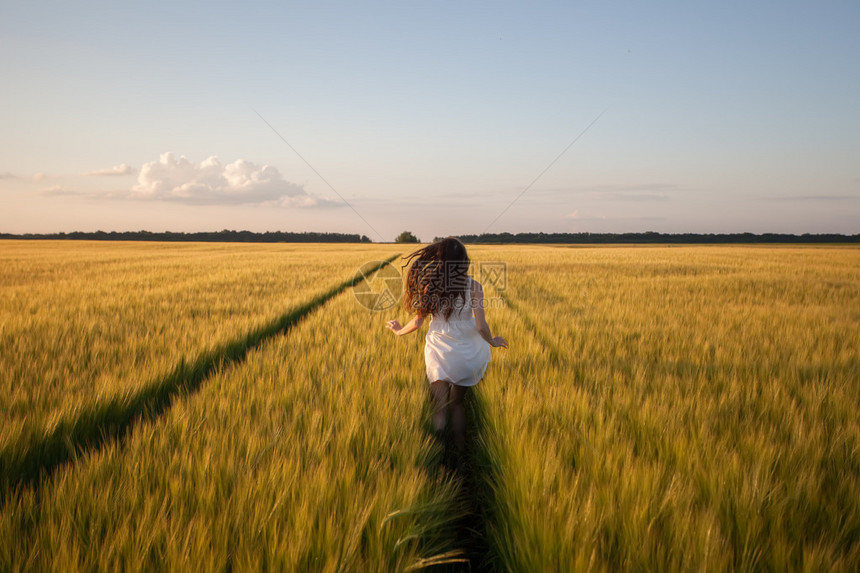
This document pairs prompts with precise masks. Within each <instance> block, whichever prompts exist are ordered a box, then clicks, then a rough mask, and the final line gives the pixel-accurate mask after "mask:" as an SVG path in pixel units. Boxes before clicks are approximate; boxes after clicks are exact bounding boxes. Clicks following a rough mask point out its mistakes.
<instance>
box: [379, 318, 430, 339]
mask: <svg viewBox="0 0 860 573" xmlns="http://www.w3.org/2000/svg"><path fill="white" fill-rule="evenodd" d="M422 324H424V317H423V316H421V317H419V316H418V315H415V316H413V317H412V320H410V321H409V322H407V323H406V325H405V326H400V322H398V321H396V320H389V321H388V322H387V323H386V324H385V327H386V328H388V329H390V330H391V332H393V333H394V334H396V335H397V336H403V335H404V334H409V333H410V332H415V331H416V330H418V329H419V328H421V325H422Z"/></svg>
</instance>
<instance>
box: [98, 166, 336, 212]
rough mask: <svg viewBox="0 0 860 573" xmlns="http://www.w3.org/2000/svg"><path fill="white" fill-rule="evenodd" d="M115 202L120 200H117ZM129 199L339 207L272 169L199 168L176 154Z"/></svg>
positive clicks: (143, 174)
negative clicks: (313, 194)
mask: <svg viewBox="0 0 860 573" xmlns="http://www.w3.org/2000/svg"><path fill="white" fill-rule="evenodd" d="M113 196H116V195H115V194H114V195H113ZM126 197H128V198H133V199H141V200H158V201H171V202H177V203H186V204H191V205H240V204H273V205H281V206H288V207H310V206H318V205H320V206H322V205H330V204H336V202H333V201H330V200H328V199H321V198H317V197H313V196H311V195H309V194H308V193H307V192H306V191H305V190H304V188H303V187H301V186H300V185H296V184H295V183H290V182H289V181H286V180H285V179H284V178H283V176H282V175H281V173H280V172H279V171H278V170H277V169H276V168H275V167H272V166H270V165H262V166H261V165H257V164H256V163H253V162H251V161H247V160H244V159H238V160H236V161H234V162H233V163H229V164H227V165H224V164H222V163H221V162H220V161H219V160H218V158H217V157H210V158H208V159H206V160H204V161H203V162H201V163H200V164H195V163H192V162H191V161H189V160H188V159H186V158H185V156H180V157H178V158H177V157H176V156H175V155H173V154H172V153H164V154H162V155H161V157H160V158H159V160H158V161H151V162H149V163H145V164H144V165H143V167H141V168H140V174H139V175H138V179H137V185H135V186H134V187H132V188H131V190H130V191H129V192H128V194H126Z"/></svg>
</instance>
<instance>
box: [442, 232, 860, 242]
mask: <svg viewBox="0 0 860 573" xmlns="http://www.w3.org/2000/svg"><path fill="white" fill-rule="evenodd" d="M457 238H458V239H460V240H461V241H463V242H464V243H587V244H591V243H615V244H624V243H860V235H840V234H834V233H827V234H814V235H813V234H809V233H805V234H803V235H790V234H784V233H762V234H761V235H756V234H755V233H716V234H709V233H708V234H702V233H656V232H653V231H648V232H646V233H516V234H512V233H482V234H480V235H457ZM439 239H441V237H436V238H435V239H434V241H438V240H439Z"/></svg>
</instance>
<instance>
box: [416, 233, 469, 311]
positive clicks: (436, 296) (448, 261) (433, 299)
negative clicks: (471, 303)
mask: <svg viewBox="0 0 860 573" xmlns="http://www.w3.org/2000/svg"><path fill="white" fill-rule="evenodd" d="M403 258H404V259H405V260H406V264H404V265H403V267H406V266H408V265H409V263H412V267H411V268H410V269H409V271H408V272H407V274H406V293H405V296H404V297H403V306H404V307H406V310H408V311H409V312H412V313H415V314H417V315H418V316H419V317H421V318H423V317H425V316H427V315H428V314H430V315H434V316H440V315H441V316H443V317H444V318H445V320H448V319H449V318H450V317H451V313H452V312H454V308H455V304H456V301H457V299H458V298H459V299H462V300H463V303H465V302H466V279H467V277H468V272H469V264H470V261H469V255H467V254H466V247H465V245H463V243H461V242H460V241H459V240H458V239H455V238H454V237H447V238H445V239H442V240H441V241H436V242H435V243H432V244H430V245H427V246H426V247H424V248H423V249H418V250H417V251H415V252H414V253H412V254H411V255H409V256H407V257H403Z"/></svg>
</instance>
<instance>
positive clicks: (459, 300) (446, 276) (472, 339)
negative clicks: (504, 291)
mask: <svg viewBox="0 0 860 573" xmlns="http://www.w3.org/2000/svg"><path fill="white" fill-rule="evenodd" d="M404 258H405V259H407V262H406V264H407V265H408V264H409V263H410V262H412V267H411V268H410V269H409V271H408V272H407V275H406V293H405V298H404V306H405V307H406V309H407V310H408V311H410V312H412V313H414V314H415V316H414V317H413V318H412V320H410V321H409V322H408V323H407V324H406V325H404V326H401V325H400V323H399V322H398V321H396V320H390V321H388V323H387V324H386V327H387V328H390V329H391V330H392V331H393V332H394V333H395V334H397V335H399V336H402V335H404V334H409V333H411V332H415V331H416V330H418V328H420V327H421V325H422V324H423V323H424V320H425V318H426V317H427V316H430V328H429V330H428V332H427V336H426V337H425V339H424V363H425V366H426V369H427V381H428V382H429V383H430V392H431V394H432V396H433V400H434V404H435V409H434V412H433V428H434V429H435V431H436V433H437V435H441V434H442V432H443V431H444V430H445V425H446V423H447V418H448V412H449V410H450V417H451V429H452V431H453V434H454V444H455V445H456V447H457V450H458V451H460V452H462V451H463V449H464V447H465V444H466V410H465V407H464V405H463V399H464V398H465V396H466V391H467V390H468V388H469V387H471V386H474V385H475V384H477V383H478V382H479V381H480V380H481V378H483V376H484V372H485V371H486V369H487V364H489V362H490V347H491V346H497V347H499V346H500V347H502V348H507V347H508V343H507V341H506V340H505V339H504V338H502V337H500V336H495V337H494V336H493V335H492V334H491V333H490V327H489V325H488V324H487V320H486V318H485V316H484V291H483V288H482V287H481V284H480V283H479V282H478V281H476V280H473V279H472V278H471V277H469V276H468V274H467V273H468V270H469V256H468V255H467V254H466V247H465V246H464V245H463V243H461V242H460V241H458V240H457V239H455V238H453V237H448V238H447V239H443V240H441V241H437V242H435V243H433V244H431V245H428V246H426V247H424V248H423V249H419V250H417V251H415V252H414V253H412V254H411V255H409V256H408V257H404Z"/></svg>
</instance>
